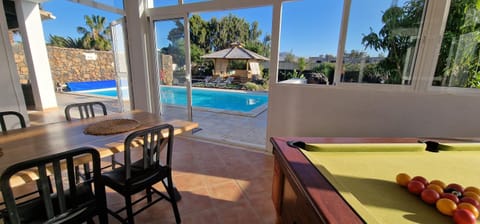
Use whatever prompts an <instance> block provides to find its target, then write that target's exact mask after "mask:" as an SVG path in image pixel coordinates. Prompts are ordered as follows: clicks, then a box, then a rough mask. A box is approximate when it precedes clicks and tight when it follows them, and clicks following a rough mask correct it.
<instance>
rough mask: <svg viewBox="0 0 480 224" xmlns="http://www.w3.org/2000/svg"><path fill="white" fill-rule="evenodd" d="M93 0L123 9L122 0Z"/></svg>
mask: <svg viewBox="0 0 480 224" xmlns="http://www.w3.org/2000/svg"><path fill="white" fill-rule="evenodd" d="M94 2H98V3H101V4H105V5H108V6H112V7H114V8H118V9H123V1H122V0H94Z"/></svg>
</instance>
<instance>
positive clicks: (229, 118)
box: [29, 93, 267, 150]
mask: <svg viewBox="0 0 480 224" xmlns="http://www.w3.org/2000/svg"><path fill="white" fill-rule="evenodd" d="M57 101H58V109H52V110H49V111H45V112H38V111H29V117H30V120H31V125H41V124H44V123H53V122H58V121H63V120H65V116H64V112H63V110H64V108H65V106H66V105H68V104H71V103H75V102H89V101H101V102H103V103H105V105H106V106H107V110H108V113H119V112H120V111H121V108H120V105H119V103H118V101H117V100H115V99H109V98H103V97H93V96H84V95H76V94H71V93H57ZM165 109H166V111H165V112H166V113H165V114H166V115H163V117H164V119H165V120H171V119H187V112H186V110H185V108H179V107H165ZM45 115H46V116H45ZM193 121H195V122H198V123H199V125H200V129H201V130H200V131H196V132H195V133H194V134H193V136H194V137H196V138H201V139H205V140H208V141H214V142H220V143H224V144H233V145H240V146H248V147H249V148H254V149H258V150H265V145H266V127H267V110H265V111H263V112H262V113H260V114H259V115H258V116H256V117H247V116H240V115H232V114H225V113H217V112H209V111H204V110H195V109H194V110H193Z"/></svg>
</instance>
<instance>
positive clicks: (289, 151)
mask: <svg viewBox="0 0 480 224" xmlns="http://www.w3.org/2000/svg"><path fill="white" fill-rule="evenodd" d="M270 141H271V142H272V144H273V148H274V149H273V153H274V157H275V161H274V174H273V185H272V200H273V203H274V206H275V209H276V212H277V223H287V224H293V223H296V224H301V223H305V224H307V223H351V224H353V223H365V221H364V220H363V219H362V218H361V217H360V216H359V215H358V214H357V213H356V212H355V211H354V210H353V209H352V208H351V207H350V205H349V204H348V203H347V202H346V201H345V200H344V199H343V198H342V196H341V195H340V194H339V193H338V192H337V190H336V189H335V188H334V187H333V186H332V185H331V184H330V183H329V182H328V180H327V179H326V178H325V177H324V176H323V175H322V174H321V173H320V172H319V171H318V170H317V169H316V167H315V166H313V165H312V164H311V163H310V161H309V160H308V159H307V158H306V157H305V156H304V155H303V154H302V153H301V152H300V151H299V150H297V149H294V148H292V147H290V146H288V145H287V142H288V141H303V142H306V143H415V142H418V138H319V137H301V138H299V137H292V138H287V137H285V138H284V137H273V138H271V139H270Z"/></svg>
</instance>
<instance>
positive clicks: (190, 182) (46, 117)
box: [29, 98, 275, 224]
mask: <svg viewBox="0 0 480 224" xmlns="http://www.w3.org/2000/svg"><path fill="white" fill-rule="evenodd" d="M77 100H78V99H77ZM90 100H91V99H89V98H84V101H90ZM61 102H68V101H65V99H64V100H62V101H61ZM76 102H81V99H80V101H76ZM109 106H110V107H113V108H114V107H115V104H112V105H109ZM59 107H60V108H63V107H64V106H63V105H62V104H60V105H59ZM29 117H30V120H31V124H32V125H42V124H44V123H51V122H58V121H63V120H64V119H65V118H64V116H63V112H62V111H61V110H56V111H47V112H41V113H40V112H31V113H29ZM173 160H174V161H173V168H174V171H173V172H174V176H173V179H174V180H173V181H174V183H175V185H176V187H177V189H178V190H179V192H180V194H181V195H182V200H181V201H180V202H179V203H178V206H179V210H180V215H181V217H182V223H195V224H201V223H213V224H215V223H221V224H228V223H266V224H267V223H268V224H269V223H275V211H274V207H273V203H272V200H271V187H272V175H273V156H272V155H271V154H269V153H266V152H260V151H259V150H258V149H252V148H250V149H249V148H240V147H234V146H231V145H230V146H229V145H221V144H214V143H209V142H205V141H201V140H195V139H190V138H185V137H181V136H179V137H176V138H175V144H174V153H173ZM157 189H159V190H163V186H161V184H160V185H158V186H157ZM107 201H108V206H109V208H113V209H114V208H118V207H119V206H122V205H124V201H123V199H122V198H121V197H120V196H119V195H118V194H117V193H115V192H113V191H111V190H107ZM109 220H110V223H118V222H117V220H115V219H114V218H113V217H111V216H110V217H109ZM135 220H136V222H137V223H175V221H174V220H175V219H174V216H173V211H172V209H171V206H170V204H169V203H168V202H165V201H162V202H159V203H157V204H155V205H153V206H152V207H150V208H148V209H147V210H145V211H143V212H142V213H140V214H139V215H137V216H136V217H135Z"/></svg>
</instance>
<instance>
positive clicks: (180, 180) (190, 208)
mask: <svg viewBox="0 0 480 224" xmlns="http://www.w3.org/2000/svg"><path fill="white" fill-rule="evenodd" d="M173 158H174V162H173V167H174V174H173V179H174V183H175V185H176V187H177V189H178V190H179V192H180V194H181V195H182V200H181V201H180V202H179V203H178V206H179V210H180V215H181V217H182V223H196V224H197V223H198V224H201V223H222V224H226V223H275V211H274V207H273V203H272V200H271V186H272V175H273V173H272V172H273V157H272V156H271V155H267V154H264V153H259V152H256V151H251V150H248V149H240V148H232V147H228V146H222V145H217V144H211V143H206V142H201V141H197V140H191V139H186V138H181V137H180V138H176V139H175V145H174V154H173ZM157 187H158V188H157V189H159V190H163V186H162V185H161V184H159V185H158V186H157ZM107 200H108V206H109V207H110V208H117V207H119V206H121V205H123V203H124V202H123V199H122V198H121V197H120V196H119V195H118V194H116V193H114V192H111V191H107ZM135 221H136V222H138V223H175V218H174V216H173V211H172V209H171V206H170V204H169V203H168V202H165V201H162V202H159V203H157V204H155V205H153V206H152V207H150V208H148V209H147V210H145V211H143V212H142V213H140V214H139V215H138V216H136V218H135ZM110 222H111V223H117V220H115V219H113V218H112V217H110Z"/></svg>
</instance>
